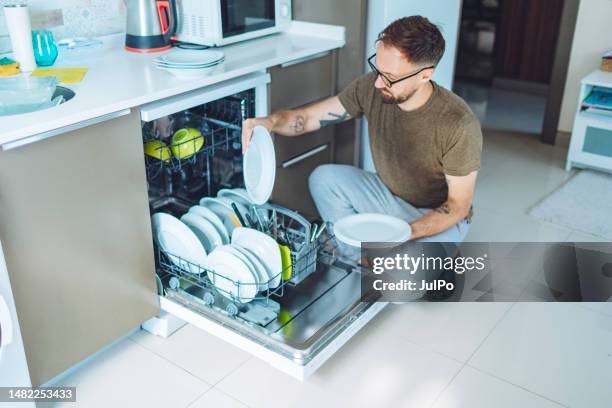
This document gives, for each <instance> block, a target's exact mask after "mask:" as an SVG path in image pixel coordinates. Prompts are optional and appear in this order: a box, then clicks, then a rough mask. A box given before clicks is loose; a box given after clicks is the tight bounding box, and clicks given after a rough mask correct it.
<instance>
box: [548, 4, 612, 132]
mask: <svg viewBox="0 0 612 408" xmlns="http://www.w3.org/2000/svg"><path fill="white" fill-rule="evenodd" d="M610 16H612V0H582V1H581V2H580V6H579V8H578V19H577V21H576V30H575V31H574V40H573V43H572V50H571V54H570V62H569V67H568V71H567V80H566V83H565V91H564V93H563V102H562V104H561V117H560V119H559V126H558V128H559V130H560V131H562V132H571V131H572V126H573V124H574V115H575V114H576V108H577V103H578V101H577V99H578V93H579V91H580V80H581V79H582V78H583V77H584V76H586V75H587V74H589V73H590V72H591V71H593V70H595V69H597V68H598V67H599V65H600V62H601V56H602V55H603V53H604V52H605V51H608V50H610V49H612V32H611V30H610Z"/></svg>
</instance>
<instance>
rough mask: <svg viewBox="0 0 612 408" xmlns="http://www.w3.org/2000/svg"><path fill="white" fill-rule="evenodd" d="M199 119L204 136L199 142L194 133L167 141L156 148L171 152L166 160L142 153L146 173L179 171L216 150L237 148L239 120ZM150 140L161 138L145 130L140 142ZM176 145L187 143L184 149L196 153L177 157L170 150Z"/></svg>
mask: <svg viewBox="0 0 612 408" xmlns="http://www.w3.org/2000/svg"><path fill="white" fill-rule="evenodd" d="M202 123H203V125H202V126H201V127H200V128H199V129H198V131H199V132H200V133H201V134H202V138H203V143H202V145H201V146H198V145H199V144H200V143H201V142H200V141H199V140H198V139H199V138H198V137H195V138H192V139H191V140H188V141H185V142H182V143H175V144H172V143H166V144H165V145H163V146H161V147H159V148H158V149H164V150H165V149H168V150H167V151H168V152H169V153H170V154H169V158H168V159H167V160H160V159H159V158H156V157H151V156H148V155H145V165H146V168H147V175H148V177H149V178H150V179H155V178H157V177H158V176H159V175H160V174H161V173H163V172H164V171H170V172H180V171H181V170H183V168H185V167H187V166H190V165H194V164H196V163H197V162H198V161H200V160H201V158H202V157H204V156H210V157H212V156H214V155H215V154H216V153H217V152H219V151H222V152H230V151H232V150H236V151H238V150H239V149H240V146H241V144H240V143H241V140H240V139H241V133H242V122H241V120H236V121H233V122H227V121H224V120H221V119H216V118H212V117H204V118H203V119H202ZM150 140H160V141H161V138H160V137H159V136H154V135H152V134H151V133H148V132H144V133H143V143H146V142H148V141H150ZM179 145H180V146H182V147H183V148H185V146H186V147H187V148H186V150H188V151H190V150H193V151H194V152H195V153H194V154H192V155H190V156H187V157H182V158H179V157H176V156H174V154H172V151H173V148H178V147H179ZM160 155H161V154H160Z"/></svg>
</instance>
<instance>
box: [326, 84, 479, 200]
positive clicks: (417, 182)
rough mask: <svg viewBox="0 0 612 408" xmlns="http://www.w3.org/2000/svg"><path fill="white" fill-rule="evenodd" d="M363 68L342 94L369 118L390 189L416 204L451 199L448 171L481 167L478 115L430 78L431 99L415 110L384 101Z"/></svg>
mask: <svg viewBox="0 0 612 408" xmlns="http://www.w3.org/2000/svg"><path fill="white" fill-rule="evenodd" d="M375 80H376V75H375V74H374V73H369V74H365V75H363V76H361V77H359V78H357V79H356V80H354V81H353V82H352V83H351V84H350V85H348V86H347V87H346V88H345V89H344V90H342V92H340V94H339V95H338V97H339V98H340V102H341V103H342V105H343V106H344V108H345V109H346V111H347V112H348V113H349V114H350V115H351V116H352V117H357V116H359V115H361V114H364V115H365V117H366V119H367V120H368V129H369V134H370V147H371V150H372V159H373V161H374V166H375V168H376V171H377V173H378V175H379V176H380V178H381V179H382V181H383V182H384V183H385V184H386V185H387V187H388V188H389V190H391V192H392V193H393V194H394V195H396V196H398V197H400V198H402V199H403V200H405V201H406V202H408V203H410V204H412V205H414V206H415V207H417V208H437V207H439V206H440V205H442V204H443V203H444V202H446V200H447V196H448V186H447V185H446V179H445V177H444V175H445V174H448V175H451V176H465V175H468V174H469V173H471V172H473V171H474V170H478V169H479V168H480V152H481V150H482V133H481V130H480V123H479V121H478V118H476V116H475V115H474V113H473V112H472V111H471V110H470V108H469V106H468V105H467V104H466V103H465V102H464V101H463V100H462V99H461V98H459V97H458V96H457V95H455V94H454V93H452V92H451V91H449V90H447V89H445V88H443V87H441V86H439V85H437V84H436V83H435V82H433V81H432V84H433V86H434V91H433V93H432V95H431V97H430V98H429V99H428V100H427V102H426V103H425V104H424V105H423V106H421V107H419V108H417V109H415V110H412V111H408V112H406V111H403V110H401V109H400V107H399V106H398V105H396V104H385V103H383V100H382V96H381V94H380V91H379V90H378V89H376V88H375V87H374V82H375Z"/></svg>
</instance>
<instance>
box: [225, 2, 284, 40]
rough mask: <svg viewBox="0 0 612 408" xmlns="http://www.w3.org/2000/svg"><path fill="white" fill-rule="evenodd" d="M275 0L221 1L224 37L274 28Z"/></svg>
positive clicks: (246, 35) (245, 34)
mask: <svg viewBox="0 0 612 408" xmlns="http://www.w3.org/2000/svg"><path fill="white" fill-rule="evenodd" d="M275 3H276V2H275V0H228V1H222V2H221V27H222V35H223V39H224V40H225V39H229V38H231V37H235V36H239V35H244V36H245V37H248V34H249V33H252V32H255V31H261V30H265V29H269V28H274V26H275V25H276V22H275V15H276V10H275Z"/></svg>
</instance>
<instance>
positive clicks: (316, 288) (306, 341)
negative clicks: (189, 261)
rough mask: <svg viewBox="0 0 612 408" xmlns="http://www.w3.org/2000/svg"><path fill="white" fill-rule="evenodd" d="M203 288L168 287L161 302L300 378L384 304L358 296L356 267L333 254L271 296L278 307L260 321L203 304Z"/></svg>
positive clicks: (373, 297) (374, 296) (374, 295)
mask: <svg viewBox="0 0 612 408" xmlns="http://www.w3.org/2000/svg"><path fill="white" fill-rule="evenodd" d="M323 258H324V257H323ZM202 292H203V290H202V289H201V288H200V287H199V286H197V285H193V286H188V287H186V288H178V289H167V290H166V291H165V296H161V297H160V303H161V308H162V310H165V311H167V312H168V313H170V314H172V315H175V316H177V317H179V318H181V319H183V320H185V321H187V322H189V323H191V324H193V325H194V326H197V327H199V328H201V329H203V330H205V331H207V332H209V333H211V334H213V335H215V336H217V337H219V338H221V339H223V340H225V341H227V342H229V343H231V344H232V345H234V346H236V347H239V348H241V349H243V350H245V351H247V352H249V353H251V354H253V355H254V356H256V357H258V358H260V359H262V360H264V361H266V362H268V363H269V364H271V365H272V366H274V367H275V368H277V369H279V370H281V371H283V372H285V373H287V374H289V375H291V376H292V377H295V378H297V379H300V380H304V379H305V378H307V377H308V376H310V375H311V374H312V373H314V372H315V371H316V370H317V369H318V368H319V367H320V366H321V365H322V364H323V363H324V362H325V361H327V360H328V359H329V358H330V357H331V356H332V355H333V354H334V353H335V352H336V351H338V350H339V349H340V347H342V345H344V344H345V343H346V342H347V341H348V340H349V339H350V338H351V337H353V336H354V335H355V334H356V333H357V332H358V331H359V330H360V329H361V328H362V327H364V326H365V325H366V324H367V323H368V322H369V321H370V320H371V319H372V318H373V317H374V316H376V314H378V313H379V312H380V311H381V310H382V309H383V308H384V307H385V306H386V303H383V302H376V300H377V299H378V296H379V294H378V293H375V292H373V293H371V294H368V295H365V296H363V297H362V296H361V271H360V269H359V268H358V267H355V266H351V265H349V264H346V263H343V262H342V261H338V260H336V261H334V262H333V263H328V262H326V260H321V261H319V262H317V270H316V271H315V272H313V273H312V274H311V275H310V276H309V277H308V278H306V279H305V280H304V281H302V282H301V283H300V284H299V285H296V286H287V287H285V288H284V293H283V295H282V296H280V297H276V296H274V297H272V298H271V299H272V300H274V301H276V302H278V304H279V305H280V310H279V313H278V315H277V318H276V319H274V320H272V321H270V322H269V323H268V324H265V325H261V324H255V323H253V322H249V321H248V320H246V319H244V318H242V317H241V315H240V314H238V315H235V316H231V315H230V314H228V313H226V312H224V311H223V310H221V309H217V308H214V307H211V306H209V305H207V304H206V303H205V302H204V301H203V300H202V299H203V298H204V296H203V293H202Z"/></svg>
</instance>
